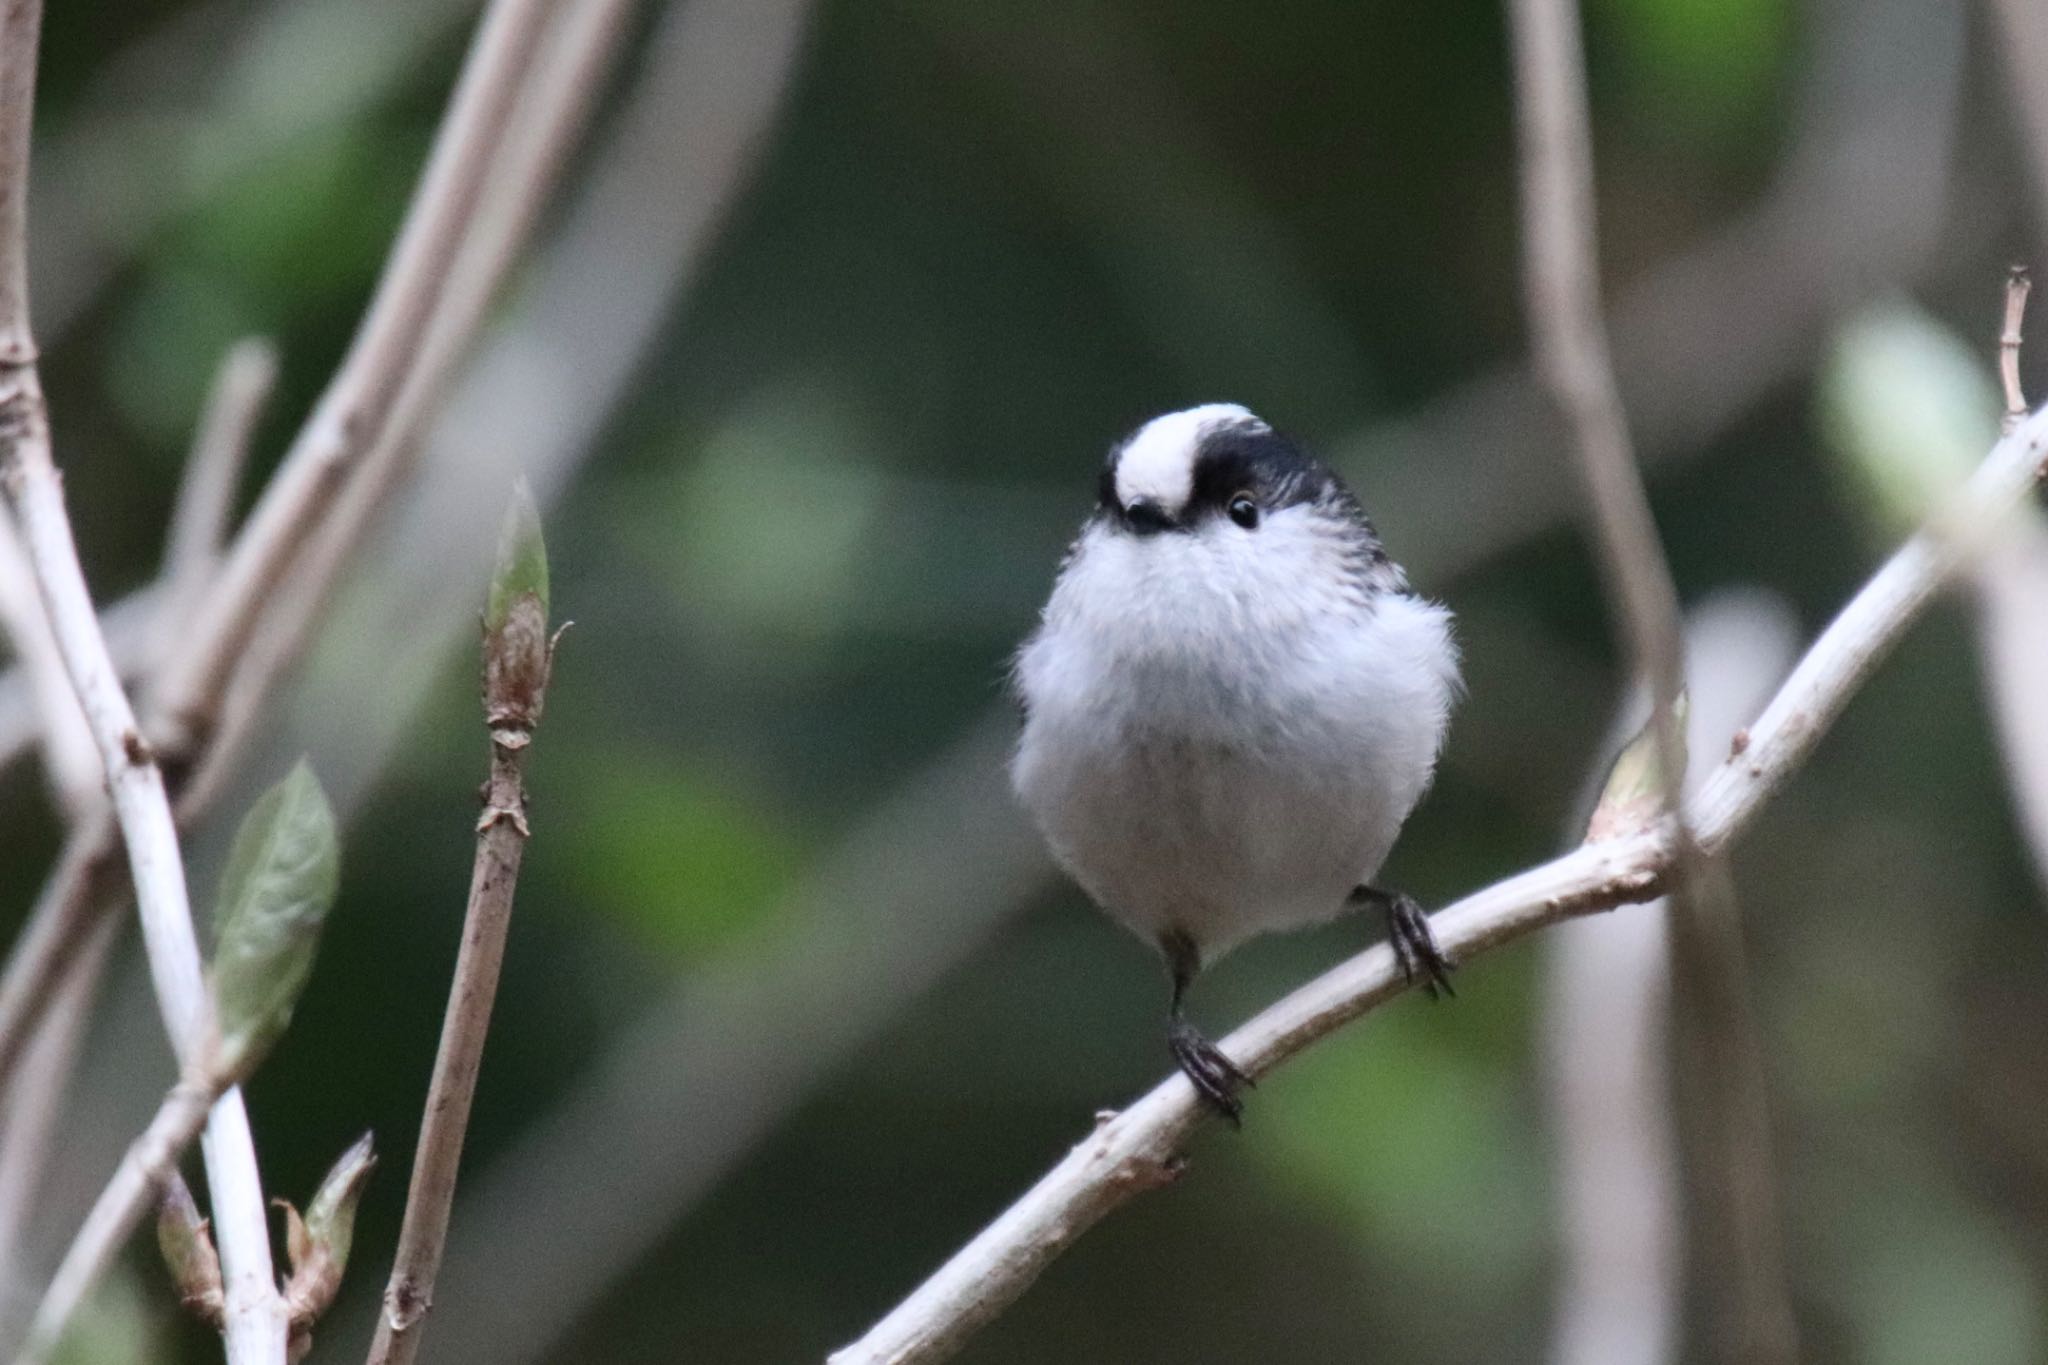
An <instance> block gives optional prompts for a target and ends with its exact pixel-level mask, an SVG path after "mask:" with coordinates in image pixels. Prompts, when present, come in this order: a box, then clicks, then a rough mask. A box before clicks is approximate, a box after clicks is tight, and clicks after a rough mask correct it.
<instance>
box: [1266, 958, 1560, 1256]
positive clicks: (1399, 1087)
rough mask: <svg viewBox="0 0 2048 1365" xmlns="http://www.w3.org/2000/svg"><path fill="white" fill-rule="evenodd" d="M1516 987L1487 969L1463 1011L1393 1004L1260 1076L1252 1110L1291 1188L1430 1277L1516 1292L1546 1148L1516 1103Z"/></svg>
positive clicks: (1274, 1167) (1528, 1249)
mask: <svg viewBox="0 0 2048 1365" xmlns="http://www.w3.org/2000/svg"><path fill="white" fill-rule="evenodd" d="M1515 984H1516V983H1514V982H1513V981H1512V980H1510V979H1509V978H1508V977H1507V975H1506V974H1503V973H1497V972H1496V973H1491V974H1489V979H1488V981H1487V986H1488V987H1489V989H1488V990H1486V991H1485V992H1483V994H1484V995H1485V996H1486V997H1487V998H1486V999H1485V1000H1484V1001H1477V1000H1475V1002H1474V1004H1475V1008H1474V1009H1472V1010H1470V1011H1467V1010H1465V1008H1464V1006H1465V1002H1466V997H1467V996H1468V995H1472V996H1475V997H1476V996H1478V995H1480V994H1482V992H1479V991H1477V990H1474V991H1469V992H1468V991H1465V990H1463V989H1461V990H1460V992H1459V996H1458V1001H1459V1005H1458V1008H1457V1009H1456V1010H1450V1009H1429V1008H1427V1007H1422V1006H1421V1005H1420V1003H1419V1002H1413V1006H1412V1007H1407V1006H1411V1002H1406V1001H1404V1002H1401V1003H1400V1004H1397V1005H1396V1006H1394V1007H1392V1008H1390V1009H1387V1010H1383V1011H1381V1012H1379V1013H1378V1014H1376V1015H1374V1016H1373V1019H1372V1021H1371V1026H1370V1030H1369V1036H1368V1035H1367V1034H1361V1035H1360V1036H1357V1037H1351V1038H1344V1039H1340V1040H1336V1041H1333V1042H1331V1043H1328V1044H1325V1045H1324V1046H1322V1047H1319V1048H1314V1049H1311V1050H1310V1051H1309V1052H1307V1053H1304V1054H1303V1055H1302V1056H1301V1057H1299V1058H1297V1059H1296V1060H1295V1062H1294V1063H1292V1064H1291V1065H1290V1066H1289V1068H1288V1069H1287V1071H1286V1072H1285V1073H1283V1075H1282V1076H1281V1077H1276V1078H1275V1080H1274V1081H1273V1082H1272V1083H1271V1084H1267V1085H1262V1086H1261V1087H1260V1089H1259V1092H1258V1096H1257V1104H1258V1107H1257V1109H1256V1110H1255V1111H1254V1112H1253V1113H1252V1114H1251V1115H1249V1116H1248V1118H1247V1123H1248V1124H1249V1123H1252V1122H1256V1123H1257V1124H1259V1125H1260V1128H1261V1131H1262V1132H1266V1133H1269V1134H1270V1135H1271V1136H1270V1139H1269V1140H1267V1141H1262V1142H1261V1143H1259V1144H1258V1156H1259V1158H1260V1159H1261V1160H1262V1161H1264V1162H1265V1163H1267V1165H1268V1166H1269V1167H1270V1169H1271V1171H1272V1173H1273V1175H1274V1177H1275V1179H1276V1180H1277V1181H1278V1182H1279V1183H1280V1184H1282V1185H1284V1186H1288V1187H1291V1188H1293V1189H1294V1190H1296V1191H1298V1192H1299V1193H1300V1194H1301V1196H1302V1198H1303V1202H1304V1203H1306V1204H1308V1205H1310V1206H1312V1207H1315V1208H1317V1209H1320V1210H1324V1211H1326V1212H1331V1213H1334V1214H1336V1215H1337V1216H1340V1217H1342V1218H1343V1219H1344V1220H1345V1221H1346V1222H1347V1223H1349V1224H1350V1225H1351V1226H1352V1227H1353V1229H1354V1230H1355V1231H1356V1233H1357V1235H1358V1237H1359V1238H1360V1240H1361V1241H1362V1242H1364V1243H1365V1244H1367V1245H1368V1246H1370V1247H1372V1248H1373V1249H1374V1250H1375V1251H1376V1252H1377V1253H1379V1254H1380V1255H1381V1256H1383V1257H1384V1258H1385V1259H1386V1260H1387V1261H1388V1262H1390V1263H1392V1264H1397V1265H1400V1266H1402V1267H1403V1268H1404V1269H1405V1270H1408V1271H1412V1272H1413V1273H1414V1274H1415V1275H1416V1276H1417V1278H1418V1281H1419V1282H1426V1281H1428V1280H1430V1279H1431V1278H1433V1277H1434V1276H1435V1275H1437V1274H1438V1273H1441V1274H1444V1275H1455V1276H1456V1277H1457V1278H1459V1280H1460V1281H1461V1282H1462V1283H1463V1284H1464V1285H1465V1286H1466V1289H1467V1292H1470V1290H1471V1287H1472V1286H1473V1285H1475V1284H1477V1285H1486V1286H1492V1287H1494V1288H1497V1289H1505V1287H1507V1286H1509V1285H1511V1284H1514V1283H1516V1282H1517V1281H1519V1280H1521V1279H1523V1278H1525V1277H1526V1276H1528V1275H1530V1274H1532V1273H1533V1272H1534V1268H1535V1266H1536V1265H1537V1263H1538V1262H1539V1260H1540V1258H1541V1255H1542V1251H1543V1236H1544V1234H1543V1216H1544V1215H1543V1208H1542V1200H1541V1182H1542V1179H1543V1175H1542V1170H1541V1153H1540V1152H1539V1151H1538V1150H1536V1149H1535V1148H1533V1147H1532V1146H1530V1145H1529V1144H1527V1143H1526V1142H1525V1141H1523V1140H1522V1137H1521V1135H1522V1134H1524V1133H1526V1132H1527V1130H1528V1128H1529V1127H1530V1124H1531V1122H1532V1120H1531V1119H1530V1118H1529V1117H1528V1116H1525V1115H1518V1114H1516V1113H1515V1112H1514V1108H1515V1102H1516V1101H1515V1097H1516V1085H1515V1082H1514V1076H1515V1073H1516V1071H1517V1069H1518V1068H1519V1067H1520V1066H1521V1064H1522V1063H1521V1059H1520V1057H1519V1056H1517V1055H1516V1053H1515V1049H1514V1047H1513V1045H1512V1043H1511V1042H1510V1040H1511V1039H1512V1038H1513V1037H1514V1029H1513V1027H1512V1022H1511V1021H1512V1019H1513V1018H1514V1017H1515V1012H1516V1011H1518V1010H1522V1009H1524V1008H1525V1007H1526V1004H1527V1001H1526V998H1525V992H1523V991H1520V990H1517V989H1514V986H1515ZM1454 1013H1455V1014H1459V1015H1461V1016H1463V1017H1460V1018H1458V1019H1455V1020H1453V1019H1452V1018H1451V1016H1452V1015H1453V1014H1454Z"/></svg>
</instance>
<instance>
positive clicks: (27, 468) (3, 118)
mask: <svg viewBox="0 0 2048 1365" xmlns="http://www.w3.org/2000/svg"><path fill="white" fill-rule="evenodd" d="M4 13H5V18H4V22H0V201H4V202H0V443H4V444H0V493H4V495H5V497H6V499H7V501H8V503H9V504H10V505H11V506H12V508H13V510H14V514H15V517H16V519H17V521H18V523H19V525H20V528H21V532H22V538H23V541H24V543H25V545H26V547H27V550H28V556H29V560H30V562H31V564H32V565H33V566H34V568H35V576H36V587H37V590H38V592H39V593H40V594H41V595H42V599H43V604H44V608H45V610H46V611H47V613H48V615H49V619H50V624H51V628H52V630H53V632H54V633H55V635H56V639H57V645H58V649H59V651H60V653H61V654H62V655H63V658H64V665H65V669H66V671H67V672H68V673H69V674H70V676H71V682H72V686H73V687H74V688H75V689H76V690H77V693H78V698H79V703H80V705H81V706H82V707H83V709H84V711H85V716H86V722H87V724H88V726H89V727H90V728H91V730H92V735H93V742H94V745H95V746H96V747H97V748H98V749H99V751H100V759H101V762H102V764H103V765H104V767H105V769H106V774H107V784H108V787H109V789H110V791H111V792H112V796H113V805H114V812H115V817H116V819H117V820H118V821H119V822H120V825H121V832H122V837H123V841H124V842H125V844H126V846H127V849H128V862H129V870H130V873H131V875H132V877H133V880H134V884H135V888H136V902H137V906H138V908H139V909H140V912H141V918H142V928H143V940H144V943H145V945H146V946H147V948H148V955H149V962H150V973H151V976H152V978H153V979H154V981H155V983H156V990H157V1001H158V1004H159V1006H160V1007H161V1009H162V1011H163V1015H164V1024H165V1028H166V1030H167V1031H168V1032H169V1033H170V1036H171V1041H172V1043H173V1045H174V1047H175V1048H176V1050H177V1052H178V1055H179V1057H180V1059H181V1061H183V1060H189V1059H191V1058H192V1057H194V1056H196V1055H197V1054H198V1052H199V1049H200V1048H201V1046H202V1043H203V1039H204V1036H205V1034H206V1030H207V1027H208V1025H207V1017H208V1008H207V1003H206V995H205V987H204V984H203V982H202V980H201V975H200V965H199V964H200V958H199V943H198V939H197V937H196V936H195V934H194V932H193V927H192V910H191V906H190V904H189V903H188V901H187V897H186V889H185V872H184V865H183V860H182V859H181V857H180V855H179V851H178V835H177V830H176V828H175V827H174V826H173V824H172V821H171V807H170V801H169V799H168V797H167V796H166V795H165V792H164V785H163V776H162V774H161V772H160V771H159V770H158V768H157V765H156V760H155V757H154V755H153V754H152V753H151V751H150V748H149V745H148V744H147V743H146V742H144V740H143V738H142V732H141V730H140V728H139V727H138V725H137V724H136V720H135V713H134V710H133V709H132V708H131V707H130V706H129V704H128V698H127V695H126V693H125V692H123V690H122V688H121V681H120V677H119V675H118V674H117V673H116V672H115V669H114V663H113V659H112V658H111V657H110V656H109V654H108V652H107V644H106V640H105V638H104V637H102V636H101V634H100V629H99V621H98V618H97V617H95V615H94V614H93V609H92V597H91V594H90V593H89V592H88V591H87V590H86V586H85V575H84V573H83V571H82V570H81V569H80V567H79V563H78V550H77V547H76V546H75V545H74V544H73V543H72V537H71V523H70V520H69V518H68V517H67V516H66V515H65V512H64V494H63V489H62V485H61V483H60V481H59V479H58V476H57V470H56V466H55V465H54V464H53V463H52V461H51V458H50V431H49V422H48V417H47V414H46V413H45V410H44V406H43V395H42V384H41V381H40V379H39V378H38V376H37V373H36V365H35V360H36V352H35V343H34V340H33V338H32V336H31V333H30V330H29V320H28V298H27V285H26V279H27V275H26V249H27V248H26V243H25V241H24V240H23V226H24V220H23V202H24V198H25V193H26V185H27V177H28V147H29V124H30V118H31V112H32V109H33V105H34V92H35V64H36V53H37V36H38V30H39V29H40V26H41V5H40V3H39V0H10V2H9V3H8V5H7V8H6V10H5V12H4ZM207 1167H208V1173H209V1181H210V1184H211V1185H212V1188H213V1195H214V1211H215V1216H216V1219H217V1221H218V1223H219V1227H220V1232H221V1251H222V1261H223V1264H224V1265H225V1266H226V1269H227V1275H228V1329H227V1342H228V1358H229V1359H230V1360H231V1361H234V1362H237V1365H257V1363H258V1362H263V1363H264V1365H268V1362H272V1361H280V1360H282V1358H283V1352H284V1330H283V1328H284V1320H283V1300H282V1299H281V1298H280V1297H279V1295H278V1292H277V1286H276V1283H275V1280H274V1278H273V1276H272V1273H271V1268H270V1239H269V1233H268V1230H267V1228H266V1227H265V1224H264V1215H263V1194H262V1189H261V1186H260V1183H259V1180H258V1176H257V1172H256V1150H255V1145H254V1143H253V1141H252V1140H251V1138H250V1136H249V1124H248V1116H247V1114H246V1113H245V1112H244V1110H243V1108H242V1103H241V1096H240V1093H239V1092H233V1091H231V1092H229V1093H228V1094H227V1095H225V1096H223V1097H222V1100H221V1102H220V1104H219V1105H218V1106H217V1107H216V1109H215V1111H214V1120H213V1125H212V1130H211V1132H210V1134H209V1138H208V1143H207Z"/></svg>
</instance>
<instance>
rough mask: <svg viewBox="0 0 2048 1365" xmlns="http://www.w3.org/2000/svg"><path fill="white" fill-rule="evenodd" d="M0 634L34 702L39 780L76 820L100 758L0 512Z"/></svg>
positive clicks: (96, 781) (94, 796) (94, 786)
mask: <svg viewBox="0 0 2048 1365" xmlns="http://www.w3.org/2000/svg"><path fill="white" fill-rule="evenodd" d="M0 634H5V635H6V637H7V639H8V640H9V641H10V642H11V643H12V644H13V646H14V653H15V656H16V657H17V658H19V659H20V660H21V669H22V673H23V674H24V676H25V677H26V678H27V679H28V685H29V692H30V695H31V696H32V697H33V698H34V701H35V717H36V723H37V731H38V732H39V733H40V735H41V737H42V749H43V775H44V777H45V778H47V779H48V781H49V784H50V792H51V795H52V796H53V797H55V799H56V802H57V808H58V809H59V810H60V811H62V812H63V813H64V815H65V817H66V819H68V820H71V821H74V822H75V821H77V820H78V819H80V818H82V817H83V816H84V815H85V814H86V812H87V811H89V810H90V809H91V808H92V806H93V805H94V803H95V802H96V801H97V800H98V799H99V794H100V759H99V755H98V754H97V753H95V752H93V747H92V735H91V733H90V732H89V731H88V730H87V729H86V727H85V713H84V712H82V711H80V710H79V709H78V698H77V696H76V695H74V694H73V693H72V691H71V680H70V679H69V678H67V677H65V676H64V660H63V659H62V658H61V657H59V655H58V653H57V640H56V637H55V636H53V635H51V633H50V621H49V618H48V617H47V616H45V615H44V614H43V604H42V602H41V601H40V600H39V599H38V598H37V596H36V590H35V577H34V575H33V574H32V573H30V571H29V567H28V556H27V554H26V552H25V551H24V550H23V549H22V546H21V538H20V536H19V535H18V534H17V533H16V531H15V529H14V517H13V516H12V515H11V514H10V513H8V512H6V511H4V510H0Z"/></svg>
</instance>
